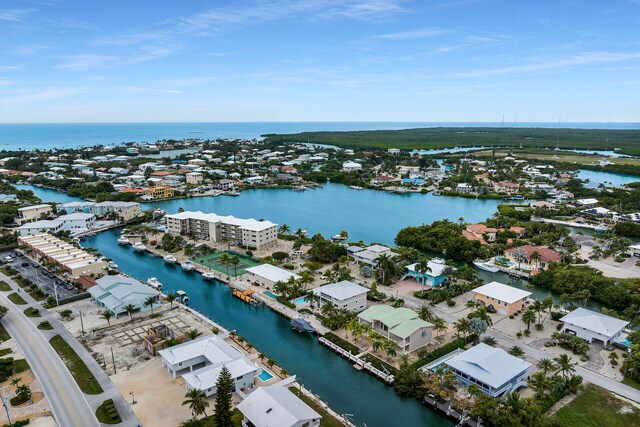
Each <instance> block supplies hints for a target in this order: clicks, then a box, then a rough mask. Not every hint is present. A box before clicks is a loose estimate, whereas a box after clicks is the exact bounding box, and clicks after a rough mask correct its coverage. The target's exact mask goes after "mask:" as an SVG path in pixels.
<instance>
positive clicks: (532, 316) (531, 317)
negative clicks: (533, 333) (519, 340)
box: [522, 309, 536, 331]
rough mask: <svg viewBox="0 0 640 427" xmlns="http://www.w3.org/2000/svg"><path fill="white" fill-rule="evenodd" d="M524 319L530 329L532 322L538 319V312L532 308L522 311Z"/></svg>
mask: <svg viewBox="0 0 640 427" xmlns="http://www.w3.org/2000/svg"><path fill="white" fill-rule="evenodd" d="M522 321H523V322H524V323H526V324H527V331H528V330H530V328H531V324H532V323H533V322H535V321H536V313H535V311H533V310H532V309H528V310H527V311H525V312H524V313H522Z"/></svg>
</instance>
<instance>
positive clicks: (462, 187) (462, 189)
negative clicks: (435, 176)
mask: <svg viewBox="0 0 640 427" xmlns="http://www.w3.org/2000/svg"><path fill="white" fill-rule="evenodd" d="M472 191H473V186H472V185H471V184H467V183H465V182H463V183H460V184H458V185H457V186H456V192H457V193H459V194H468V193H471V192H472Z"/></svg>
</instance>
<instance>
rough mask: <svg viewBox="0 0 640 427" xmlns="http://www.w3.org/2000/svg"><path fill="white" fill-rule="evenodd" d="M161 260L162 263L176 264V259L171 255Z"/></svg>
mask: <svg viewBox="0 0 640 427" xmlns="http://www.w3.org/2000/svg"><path fill="white" fill-rule="evenodd" d="M162 259H164V262H167V263H169V264H173V263H176V262H178V258H176V257H175V256H173V255H171V254H167V255H165V256H164V257H162Z"/></svg>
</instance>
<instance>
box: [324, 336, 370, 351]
mask: <svg viewBox="0 0 640 427" xmlns="http://www.w3.org/2000/svg"><path fill="white" fill-rule="evenodd" d="M324 338H326V339H327V340H329V341H331V342H332V343H334V344H335V345H337V346H338V347H341V348H343V349H345V350H347V351H350V352H351V353H352V354H360V353H361V350H360V348H359V347H357V346H355V345H353V344H351V343H350V342H349V341H346V340H344V339H342V338H340V337H339V336H337V335H336V334H334V333H333V332H329V333H327V334H325V335H324Z"/></svg>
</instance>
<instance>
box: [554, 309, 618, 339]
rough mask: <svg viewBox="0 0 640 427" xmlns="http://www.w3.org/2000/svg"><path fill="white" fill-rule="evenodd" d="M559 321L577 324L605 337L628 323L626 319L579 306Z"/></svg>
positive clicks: (613, 333) (610, 335)
mask: <svg viewBox="0 0 640 427" xmlns="http://www.w3.org/2000/svg"><path fill="white" fill-rule="evenodd" d="M560 321H561V322H564V323H570V324H572V325H575V326H579V327H581V328H584V329H587V330H589V331H592V332H596V333H598V334H600V335H604V336H607V337H612V336H613V335H615V334H617V333H618V332H620V331H621V330H622V329H624V328H626V326H627V325H628V324H629V322H627V321H626V320H621V319H617V318H615V317H611V316H607V315H606V314H602V313H597V312H595V311H591V310H587V309H586V308H581V307H580V308H576V309H575V310H573V311H572V312H571V313H569V314H567V315H566V316H564V317H563V318H562V319H560Z"/></svg>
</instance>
